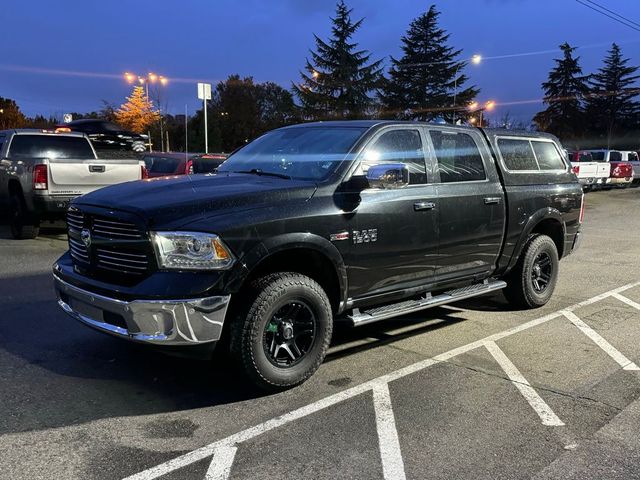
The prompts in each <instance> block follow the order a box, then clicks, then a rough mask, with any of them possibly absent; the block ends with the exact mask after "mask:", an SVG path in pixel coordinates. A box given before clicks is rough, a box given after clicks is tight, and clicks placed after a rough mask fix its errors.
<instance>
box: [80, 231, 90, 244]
mask: <svg viewBox="0 0 640 480" xmlns="http://www.w3.org/2000/svg"><path fill="white" fill-rule="evenodd" d="M80 240H82V243H84V246H85V247H87V248H89V247H90V246H91V232H90V231H89V230H87V229H86V228H83V229H82V231H81V232H80Z"/></svg>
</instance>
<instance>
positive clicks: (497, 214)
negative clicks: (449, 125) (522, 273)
mask: <svg viewBox="0 0 640 480" xmlns="http://www.w3.org/2000/svg"><path fill="white" fill-rule="evenodd" d="M428 133H429V135H428V137H429V141H430V143H431V154H432V155H433V157H434V161H435V165H436V181H437V182H438V184H437V192H438V199H437V205H436V208H437V211H438V221H439V237H440V241H439V245H438V261H437V268H436V275H437V276H438V281H446V280H449V279H458V278H466V277H470V278H472V277H476V276H477V277H484V276H486V275H488V274H489V273H490V272H491V271H493V270H494V269H495V266H496V263H497V260H498V255H499V253H500V249H501V247H502V239H503V235H504V228H505V197H504V191H503V188H502V185H501V183H500V179H499V177H498V173H497V171H496V167H495V165H494V164H493V160H492V159H491V156H490V153H489V151H488V149H487V146H486V144H485V142H484V140H483V138H482V137H481V136H480V133H479V132H477V131H472V130H467V131H461V130H454V129H449V130H448V129H446V128H438V127H430V128H429V129H428Z"/></svg>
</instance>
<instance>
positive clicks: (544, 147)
mask: <svg viewBox="0 0 640 480" xmlns="http://www.w3.org/2000/svg"><path fill="white" fill-rule="evenodd" d="M531 144H532V145H533V151H534V152H535V154H536V159H537V160H538V165H539V166H540V170H564V169H565V168H566V165H565V163H564V162H563V161H562V157H561V156H560V153H558V150H557V149H556V147H555V145H554V144H553V143H551V142H540V141H536V140H533V141H531Z"/></svg>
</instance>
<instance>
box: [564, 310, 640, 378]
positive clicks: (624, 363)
mask: <svg viewBox="0 0 640 480" xmlns="http://www.w3.org/2000/svg"><path fill="white" fill-rule="evenodd" d="M562 314H563V315H564V316H565V317H567V318H568V319H569V321H570V322H571V323H573V324H574V325H575V326H576V327H578V328H579V329H580V330H581V331H582V333H584V334H585V335H586V336H587V337H589V338H590V339H591V340H593V343H595V344H596V345H598V346H599V347H600V348H601V349H602V350H604V351H605V352H606V353H607V355H609V356H610V357H611V358H613V359H614V360H615V361H616V362H618V364H619V365H620V366H621V367H622V368H623V369H624V370H640V368H638V366H637V365H636V364H635V363H633V362H632V361H631V360H629V359H628V358H627V357H625V356H624V355H623V354H622V353H621V352H620V351H619V350H618V349H617V348H616V347H614V346H613V345H611V344H610V343H609V342H607V341H606V340H605V339H604V338H603V337H602V336H601V335H600V334H599V333H598V332H596V331H595V330H594V329H593V328H591V327H590V326H589V325H587V324H586V323H584V322H583V321H582V320H580V318H579V317H578V316H577V315H576V314H575V313H573V312H571V311H569V310H563V311H562Z"/></svg>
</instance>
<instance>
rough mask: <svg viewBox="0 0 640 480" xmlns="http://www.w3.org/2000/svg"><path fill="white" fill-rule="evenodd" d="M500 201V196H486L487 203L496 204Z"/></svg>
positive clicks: (485, 202)
mask: <svg viewBox="0 0 640 480" xmlns="http://www.w3.org/2000/svg"><path fill="white" fill-rule="evenodd" d="M498 203H500V197H484V204H485V205H496V204H498Z"/></svg>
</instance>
